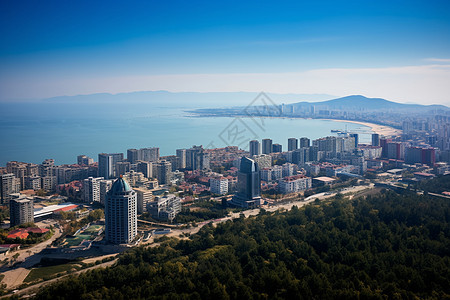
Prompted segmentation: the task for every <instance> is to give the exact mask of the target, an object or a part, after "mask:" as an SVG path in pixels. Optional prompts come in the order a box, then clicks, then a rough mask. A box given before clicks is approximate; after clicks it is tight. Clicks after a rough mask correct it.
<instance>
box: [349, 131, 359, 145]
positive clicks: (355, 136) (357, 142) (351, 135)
mask: <svg viewBox="0 0 450 300" xmlns="http://www.w3.org/2000/svg"><path fill="white" fill-rule="evenodd" d="M349 136H350V137H353V138H355V148H358V144H359V135H358V134H357V133H350V135H349Z"/></svg>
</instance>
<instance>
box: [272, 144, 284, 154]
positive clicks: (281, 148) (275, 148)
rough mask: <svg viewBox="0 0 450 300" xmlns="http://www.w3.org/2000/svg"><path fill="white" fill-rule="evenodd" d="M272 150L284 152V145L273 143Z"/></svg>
mask: <svg viewBox="0 0 450 300" xmlns="http://www.w3.org/2000/svg"><path fill="white" fill-rule="evenodd" d="M272 152H274V153H279V152H283V146H281V145H280V144H273V145H272Z"/></svg>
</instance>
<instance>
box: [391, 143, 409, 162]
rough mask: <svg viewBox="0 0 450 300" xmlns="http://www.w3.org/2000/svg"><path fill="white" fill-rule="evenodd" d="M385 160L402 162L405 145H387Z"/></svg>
mask: <svg viewBox="0 0 450 300" xmlns="http://www.w3.org/2000/svg"><path fill="white" fill-rule="evenodd" d="M387 158H391V159H400V160H404V159H405V143H402V142H390V143H387Z"/></svg>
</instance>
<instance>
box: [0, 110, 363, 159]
mask: <svg viewBox="0 0 450 300" xmlns="http://www.w3.org/2000/svg"><path fill="white" fill-rule="evenodd" d="M190 109H192V106H190V105H186V106H185V107H163V106H155V105H151V106H149V105H144V104H142V103H1V104H0V166H4V165H6V162H8V161H12V160H18V161H24V162H32V163H41V162H42V161H43V160H44V159H46V158H53V159H55V163H56V164H72V163H76V157H77V156H78V155H80V154H85V155H88V156H89V157H92V158H94V160H97V157H98V153H102V152H107V153H116V152H123V153H126V150H127V149H130V148H144V147H159V148H160V153H161V155H173V154H175V151H176V149H180V148H189V147H191V146H192V145H203V146H204V147H206V148H214V147H224V146H227V145H237V146H240V147H241V148H243V149H247V148H248V140H251V139H258V140H261V139H264V138H270V139H272V140H273V143H278V144H281V145H282V146H283V150H287V139H288V138H290V137H296V138H300V137H308V138H310V139H311V140H313V139H317V138H320V137H324V136H330V135H334V134H333V133H331V130H332V129H341V130H344V129H347V130H348V131H349V132H355V133H358V134H359V139H360V143H370V134H371V133H372V132H371V130H370V128H369V127H367V126H363V125H359V124H353V123H341V122H334V121H329V120H317V119H292V118H264V119H259V118H248V117H247V118H232V117H194V116H191V115H190V114H189V113H188V112H187V110H190Z"/></svg>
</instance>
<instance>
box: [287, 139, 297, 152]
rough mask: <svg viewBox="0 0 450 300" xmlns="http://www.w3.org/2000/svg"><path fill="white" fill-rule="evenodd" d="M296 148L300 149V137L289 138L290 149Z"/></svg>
mask: <svg viewBox="0 0 450 300" xmlns="http://www.w3.org/2000/svg"><path fill="white" fill-rule="evenodd" d="M295 149H298V139H296V138H289V139H288V151H294V150H295Z"/></svg>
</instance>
